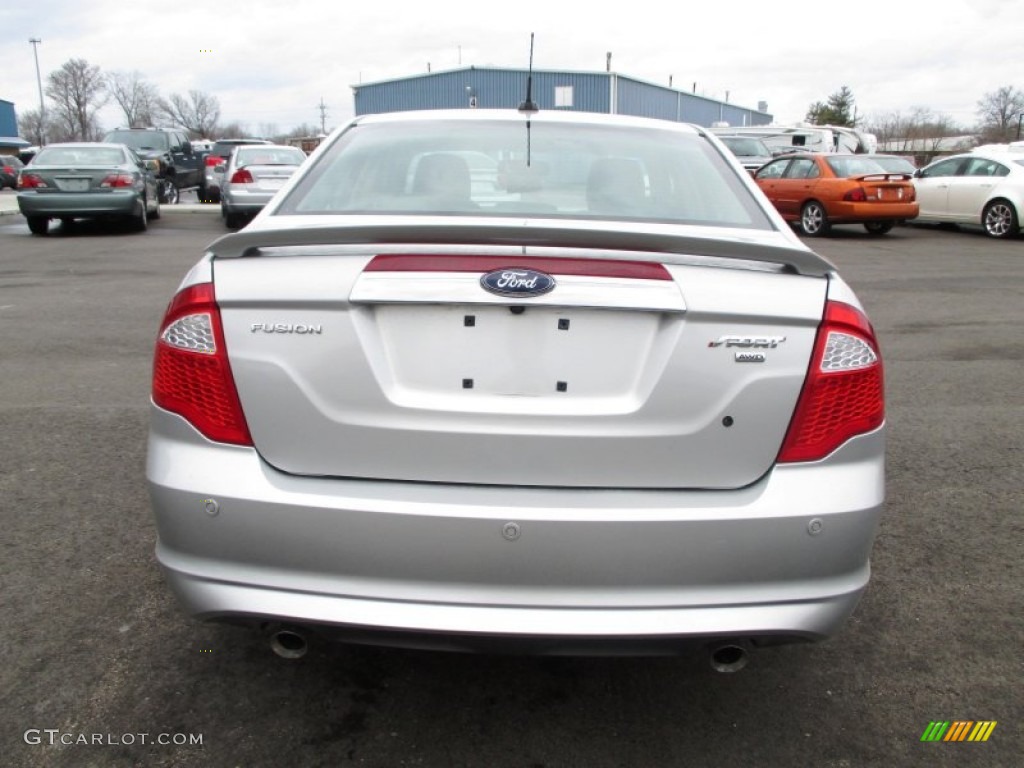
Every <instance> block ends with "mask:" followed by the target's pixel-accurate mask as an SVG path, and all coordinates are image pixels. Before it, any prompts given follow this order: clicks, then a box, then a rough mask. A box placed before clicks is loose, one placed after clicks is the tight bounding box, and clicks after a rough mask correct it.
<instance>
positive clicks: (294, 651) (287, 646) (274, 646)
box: [270, 629, 309, 659]
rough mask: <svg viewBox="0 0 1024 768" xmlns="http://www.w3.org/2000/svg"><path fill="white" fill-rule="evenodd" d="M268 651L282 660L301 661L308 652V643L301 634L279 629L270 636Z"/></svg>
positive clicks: (292, 630) (291, 630)
mask: <svg viewBox="0 0 1024 768" xmlns="http://www.w3.org/2000/svg"><path fill="white" fill-rule="evenodd" d="M270 650H272V651H273V652H274V653H276V654H277V655H278V656H280V657H281V658H282V659H301V658H302V657H303V656H305V655H306V651H308V650H309V643H308V642H307V640H306V636H305V635H304V634H302V633H301V632H297V631H296V630H294V629H279V630H277V631H276V632H274V633H273V634H271V635H270Z"/></svg>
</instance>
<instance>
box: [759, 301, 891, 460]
mask: <svg viewBox="0 0 1024 768" xmlns="http://www.w3.org/2000/svg"><path fill="white" fill-rule="evenodd" d="M884 420H885V392H884V383H883V377H882V358H881V355H880V354H879V351H878V341H877V340H876V338H875V333H874V330H873V329H872V328H871V323H869V322H868V319H867V318H866V317H865V316H864V313H863V312H861V311H860V310H859V309H857V308H856V307H853V306H850V305H849V304H843V303H841V302H838V301H830V302H828V304H827V305H826V307H825V318H824V320H823V321H822V324H821V326H820V327H819V328H818V336H817V339H816V340H815V343H814V353H813V355H812V356H811V365H810V369H809V370H808V372H807V380H806V381H805V382H804V387H803V390H802V391H801V392H800V399H799V401H797V405H796V410H795V411H794V413H793V418H792V420H791V421H790V423H789V431H788V432H787V433H786V439H785V440H784V441H783V443H782V450H781V451H780V453H779V458H778V460H779V462H798V461H817V460H818V459H822V458H824V457H825V456H828V454H830V453H832V451H834V450H835V449H836V448H838V447H839V446H840V445H842V444H843V443H845V442H846V441H847V440H849V439H850V438H851V437H854V436H855V435H860V434H863V433H865V432H870V431H872V430H874V429H877V428H878V427H880V426H881V425H882V422H883V421H884Z"/></svg>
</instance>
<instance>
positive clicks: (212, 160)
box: [203, 155, 224, 168]
mask: <svg viewBox="0 0 1024 768" xmlns="http://www.w3.org/2000/svg"><path fill="white" fill-rule="evenodd" d="M203 162H205V163H206V167H207V168H210V167H212V166H214V165H220V164H221V163H223V162H224V158H223V157H221V156H220V155H207V156H206V160H204V161H203Z"/></svg>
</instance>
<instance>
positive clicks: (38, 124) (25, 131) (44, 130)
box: [18, 109, 50, 146]
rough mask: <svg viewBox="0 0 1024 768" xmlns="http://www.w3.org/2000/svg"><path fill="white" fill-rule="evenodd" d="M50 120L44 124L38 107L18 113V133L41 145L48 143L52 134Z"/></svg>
mask: <svg viewBox="0 0 1024 768" xmlns="http://www.w3.org/2000/svg"><path fill="white" fill-rule="evenodd" d="M49 129H50V120H49V119H47V120H46V123H45V125H44V123H43V120H42V119H41V117H40V114H39V110H38V109H27V110H25V111H24V112H22V113H21V114H19V115H18V135H19V136H24V137H25V138H26V139H29V140H30V141H34V142H35V143H36V144H38V145H39V146H42V145H43V144H45V143H46V138H47V136H49V135H50V130H49Z"/></svg>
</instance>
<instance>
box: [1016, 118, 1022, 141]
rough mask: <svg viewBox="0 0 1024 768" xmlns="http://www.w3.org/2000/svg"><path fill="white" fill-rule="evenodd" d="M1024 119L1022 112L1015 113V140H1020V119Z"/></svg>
mask: <svg viewBox="0 0 1024 768" xmlns="http://www.w3.org/2000/svg"><path fill="white" fill-rule="evenodd" d="M1021 120H1024V112H1021V113H1020V114H1019V115H1017V141H1020V121H1021Z"/></svg>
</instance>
